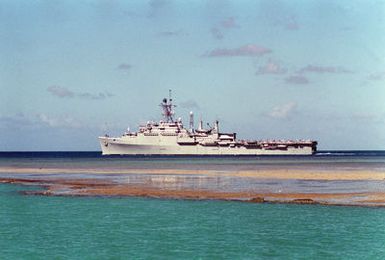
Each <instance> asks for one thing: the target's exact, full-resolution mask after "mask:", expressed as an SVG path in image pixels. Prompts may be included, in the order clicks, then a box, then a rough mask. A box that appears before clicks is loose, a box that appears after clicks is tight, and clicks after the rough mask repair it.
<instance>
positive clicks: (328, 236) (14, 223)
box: [0, 184, 385, 259]
mask: <svg viewBox="0 0 385 260" xmlns="http://www.w3.org/2000/svg"><path fill="white" fill-rule="evenodd" d="M25 189H27V187H25V186H24V187H23V186H17V185H10V184H2V185H0V258H1V259H15V258H18V259H20V258H23V259H40V258H44V259H51V258H56V259H68V258H70V259H85V258H86V259H95V258H99V259H105V258H113V259H119V258H125V259H148V258H150V259H154V258H156V259H158V258H161V259H172V258H177V259H186V258H187V259H199V258H205V259H239V258H242V259H245V258H247V259H255V258H268V257H275V258H281V259H293V258H295V259H298V258H302V259H309V258H312V259H314V258H317V259H319V258H327V259H384V256H385V209H384V208H363V207H336V206H329V207H327V206H319V205H318V206H317V205H279V204H249V203H240V202H225V201H186V200H161V199H159V200H158V199H145V198H111V197H82V198H79V197H45V196H27V195H22V194H20V193H19V192H18V191H20V190H25Z"/></svg>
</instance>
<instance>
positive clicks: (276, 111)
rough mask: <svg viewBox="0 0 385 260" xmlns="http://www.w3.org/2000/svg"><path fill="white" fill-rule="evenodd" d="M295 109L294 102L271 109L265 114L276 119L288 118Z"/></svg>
mask: <svg viewBox="0 0 385 260" xmlns="http://www.w3.org/2000/svg"><path fill="white" fill-rule="evenodd" d="M296 109H297V103H296V102H289V103H286V104H283V105H280V106H276V107H273V109H272V110H271V111H270V112H268V113H267V116H269V117H271V118H276V119H287V118H290V117H291V116H292V115H293V114H294V113H295V112H296Z"/></svg>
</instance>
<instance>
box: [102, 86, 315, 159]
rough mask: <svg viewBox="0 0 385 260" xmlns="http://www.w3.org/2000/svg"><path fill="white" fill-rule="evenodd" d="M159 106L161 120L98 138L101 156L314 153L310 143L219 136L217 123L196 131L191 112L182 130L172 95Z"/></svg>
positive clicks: (233, 134) (232, 135) (226, 135)
mask: <svg viewBox="0 0 385 260" xmlns="http://www.w3.org/2000/svg"><path fill="white" fill-rule="evenodd" d="M160 106H161V107H162V110H163V120H160V121H159V122H152V121H148V122H147V124H145V125H141V126H139V130H138V131H137V132H130V131H129V130H128V131H127V132H125V133H124V134H123V135H122V136H120V137H109V136H108V135H105V136H101V137H99V141H100V145H101V148H102V153H103V155H311V154H313V153H315V151H316V149H317V142H316V141H312V140H259V141H257V140H253V141H250V140H238V139H237V138H236V133H221V132H220V131H219V122H218V121H215V123H214V126H213V127H210V126H209V127H208V128H206V129H205V128H203V122H202V120H200V122H199V126H198V128H197V129H195V128H194V115H193V113H192V112H190V122H189V127H188V128H185V127H184V125H183V123H182V119H181V118H178V119H177V120H175V119H174V115H175V114H174V110H173V108H174V107H175V105H174V104H173V103H172V98H171V92H170V95H169V98H164V99H163V100H162V103H161V104H160Z"/></svg>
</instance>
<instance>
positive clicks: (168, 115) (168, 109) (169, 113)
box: [160, 89, 176, 123]
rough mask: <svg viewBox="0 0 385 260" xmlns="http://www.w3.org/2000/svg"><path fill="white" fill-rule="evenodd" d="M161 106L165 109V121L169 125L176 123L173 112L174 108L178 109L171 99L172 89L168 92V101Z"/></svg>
mask: <svg viewBox="0 0 385 260" xmlns="http://www.w3.org/2000/svg"><path fill="white" fill-rule="evenodd" d="M160 106H161V107H162V109H163V113H162V114H163V117H164V120H165V121H166V122H167V123H174V122H175V121H174V119H173V115H174V111H173V110H172V108H173V107H176V106H175V105H173V104H172V98H171V89H169V90H168V100H167V98H164V99H163V101H162V103H161V104H160Z"/></svg>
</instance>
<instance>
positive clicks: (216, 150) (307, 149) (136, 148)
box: [99, 137, 314, 155]
mask: <svg viewBox="0 0 385 260" xmlns="http://www.w3.org/2000/svg"><path fill="white" fill-rule="evenodd" d="M99 141H100V146H101V149H102V153H103V155H311V154H313V153H314V150H313V148H312V147H311V146H302V147H301V146H299V147H287V148H286V149H263V148H246V147H244V146H240V147H237V146H235V147H230V146H224V147H223V146H219V145H215V146H202V145H199V144H197V145H179V144H177V142H176V140H174V141H172V140H169V141H170V142H166V143H164V142H163V143H162V141H161V140H160V139H159V140H154V142H151V143H137V142H135V141H134V140H132V142H130V140H124V138H110V137H99Z"/></svg>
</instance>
